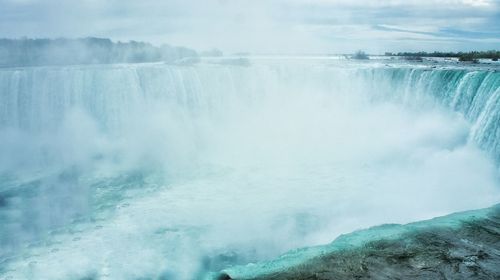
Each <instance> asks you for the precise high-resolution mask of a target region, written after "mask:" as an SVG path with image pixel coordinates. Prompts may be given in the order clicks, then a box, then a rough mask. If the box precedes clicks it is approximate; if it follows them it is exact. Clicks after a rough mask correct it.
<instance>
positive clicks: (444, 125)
mask: <svg viewBox="0 0 500 280" xmlns="http://www.w3.org/2000/svg"><path fill="white" fill-rule="evenodd" d="M0 98H1V99H0V179H1V180H0V220H1V223H2V227H1V228H0V236H1V237H0V248H1V250H0V275H1V276H2V277H5V278H8V277H11V278H12V279H68V278H69V279H80V278H83V277H94V278H98V279H136V278H140V277H145V278H153V279H156V278H161V277H164V278H166V279H193V278H202V277H203V276H204V275H205V274H206V273H208V272H210V271H218V270H221V269H223V268H226V267H229V266H232V265H236V264H246V263H249V262H256V261H261V260H269V259H272V258H274V257H276V256H278V255H280V254H282V253H284V252H286V251H288V250H291V249H294V248H299V247H305V246H314V245H319V244H325V243H329V242H331V241H332V240H333V239H334V238H335V237H337V236H338V235H339V234H342V233H346V232H350V231H353V230H356V229H359V228H364V227H367V226H372V225H377V224H381V223H404V222H411V221H416V220H420V219H426V218H431V217H435V216H438V215H444V214H447V213H451V212H456V211H461V210H467V209H473V208H481V207H487V206H490V205H492V204H494V203H497V202H498V201H499V198H500V184H499V173H498V161H499V160H500V158H499V156H500V140H499V139H500V135H499V134H500V130H499V125H498V124H499V123H500V119H499V118H500V72H498V70H495V69H486V68H481V67H472V66H450V65H444V64H443V65H434V66H433V65H422V64H420V65H408V64H401V63H392V64H386V63H385V62H384V63H381V62H368V63H355V62H349V61H332V60H328V59H292V58H288V59H249V60H248V61H245V63H241V60H237V61H236V62H235V61H230V62H229V63H228V62H227V61H226V62H224V61H211V60H206V61H202V62H201V63H199V64H194V65H185V66H180V65H166V64H124V65H101V66H98V65H96V66H64V67H29V68H5V69H0Z"/></svg>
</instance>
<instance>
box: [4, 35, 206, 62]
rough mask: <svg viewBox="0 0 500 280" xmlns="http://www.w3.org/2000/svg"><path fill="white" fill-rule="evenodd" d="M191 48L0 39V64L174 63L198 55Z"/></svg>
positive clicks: (85, 40)
mask: <svg viewBox="0 0 500 280" xmlns="http://www.w3.org/2000/svg"><path fill="white" fill-rule="evenodd" d="M197 56H198V54H197V53H196V51H194V50H192V49H188V48H185V47H173V46H169V45H162V46H160V47H156V46H153V45H151V44H149V43H144V42H136V41H130V42H125V43H124V42H112V41H111V40H110V39H102V38H82V39H0V67H6V66H36V65H71V64H108V63H139V62H159V61H165V62H174V61H177V60H180V59H182V58H187V57H197Z"/></svg>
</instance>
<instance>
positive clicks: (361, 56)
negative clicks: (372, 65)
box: [351, 50, 370, 59]
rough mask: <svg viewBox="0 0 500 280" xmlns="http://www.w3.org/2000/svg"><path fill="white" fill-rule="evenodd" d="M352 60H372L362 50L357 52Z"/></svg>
mask: <svg viewBox="0 0 500 280" xmlns="http://www.w3.org/2000/svg"><path fill="white" fill-rule="evenodd" d="M351 58H352V59H370V58H369V57H368V55H367V54H366V53H365V52H364V51H362V50H359V51H357V52H356V53H355V54H354V55H353V56H351Z"/></svg>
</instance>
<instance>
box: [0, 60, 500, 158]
mask: <svg viewBox="0 0 500 280" xmlns="http://www.w3.org/2000/svg"><path fill="white" fill-rule="evenodd" d="M246 66H247V65H243V66H238V65H210V64H200V65H195V66H188V67H182V66H168V65H161V64H156V65H155V64H142V65H141V64H138V65H135V66H134V65H123V66H104V67H99V66H82V67H73V66H71V67H60V68H57V67H56V68H54V67H35V68H25V69H21V68H19V69H2V70H0V85H1V89H0V96H1V98H2V102H1V103H0V127H2V128H27V129H34V130H42V129H47V128H48V127H51V126H55V125H56V124H58V122H60V121H61V119H62V116H63V115H64V114H66V113H68V112H69V111H70V110H71V109H74V108H81V109H83V110H85V111H87V112H90V114H91V115H92V116H93V117H94V118H95V119H97V120H98V121H99V124H100V125H101V126H102V127H103V128H105V129H116V128H117V127H120V125H122V126H123V122H125V121H126V119H127V116H128V115H129V114H130V112H131V111H132V112H133V111H134V109H135V110H139V108H140V107H141V106H143V107H144V106H145V107H151V106H152V105H154V104H155V103H157V102H167V103H169V104H171V105H170V106H171V107H172V109H173V110H181V111H183V112H184V113H186V114H187V113H191V114H198V115H199V114H203V113H207V112H210V111H216V110H217V109H220V108H223V107H224V106H226V107H227V106H228V105H229V104H231V102H235V101H236V100H238V99H240V101H242V100H245V101H248V102H252V100H253V101H254V102H255V101H256V100H258V99H261V98H263V97H265V96H267V97H269V96H270V95H279V96H275V97H274V98H286V96H285V94H284V93H288V94H290V93H291V92H290V91H297V92H299V91H300V90H303V89H305V88H311V89H316V90H318V91H320V92H326V91H332V92H334V91H336V92H341V93H346V92H349V93H350V94H351V95H353V96H354V95H355V92H360V91H366V90H367V89H370V88H371V89H377V90H375V91H371V92H370V93H369V95H368V96H364V98H368V99H371V100H377V99H378V100H395V101H398V102H401V103H403V104H406V105H408V106H423V103H422V102H421V101H422V100H426V99H429V97H433V98H435V100H437V102H438V103H440V104H442V105H445V106H447V107H449V108H451V109H453V110H455V111H457V112H460V113H461V114H463V116H464V117H465V118H466V119H467V120H468V121H469V122H471V124H472V129H471V134H470V138H471V139H472V140H474V141H476V142H477V143H478V144H479V145H480V146H481V147H482V148H483V149H485V150H486V151H488V152H490V153H491V155H492V156H493V157H494V158H495V159H496V161H497V162H498V161H499V160H500V128H499V127H500V125H499V123H500V109H499V108H500V71H499V70H498V69H496V70H487V69H481V68H477V69H475V68H467V67H462V68H460V67H453V68H450V67H448V68H442V69H439V68H435V66H433V67H432V68H431V66H428V67H421V66H419V67H411V66H408V65H403V66H401V65H397V64H396V65H393V67H383V66H382V67H381V66H380V65H377V67H366V66H361V68H360V67H359V65H358V66H351V67H345V66H342V65H340V66H339V65H333V64H327V63H324V64H319V65H317V64H310V65H307V64H305V65H304V64H300V65H294V64H292V65H283V64H269V65H265V64H264V65H262V64H257V65H251V66H248V67H246ZM275 81H281V82H282V83H283V84H287V86H286V87H283V86H281V85H277V84H276V83H275ZM277 86H278V88H277ZM279 87H281V88H279ZM292 94H293V92H292ZM314 97H315V96H314V95H312V96H311V98H314ZM233 104H234V103H233Z"/></svg>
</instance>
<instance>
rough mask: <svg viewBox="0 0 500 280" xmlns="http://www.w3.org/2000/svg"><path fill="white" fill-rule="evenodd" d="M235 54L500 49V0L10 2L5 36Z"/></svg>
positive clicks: (5, 4)
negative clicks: (143, 43)
mask: <svg viewBox="0 0 500 280" xmlns="http://www.w3.org/2000/svg"><path fill="white" fill-rule="evenodd" d="M22 36H27V37H37V38H39V37H86V36H95V37H109V38H112V39H114V40H122V41H123V40H124V41H128V40H141V41H149V42H152V43H154V44H161V43H169V44H176V45H184V46H188V47H193V48H196V49H198V50H203V49H208V48H212V47H217V48H220V49H222V50H224V51H225V52H240V51H250V52H258V53H269V52H272V53H283V52H286V53H320V52H321V53H325V52H328V53H344V52H346V53H347V52H352V51H353V50H356V49H363V50H366V51H369V52H371V53H383V52H385V51H405V50H408V51H416V50H426V51H432V50H452V51H458V50H474V49H477V50H486V49H500V0H418V1H417V0H378V1H377V0H372V1H368V0H360V1H357V0H163V1H161V0H0V37H8V38H17V37H22Z"/></svg>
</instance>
